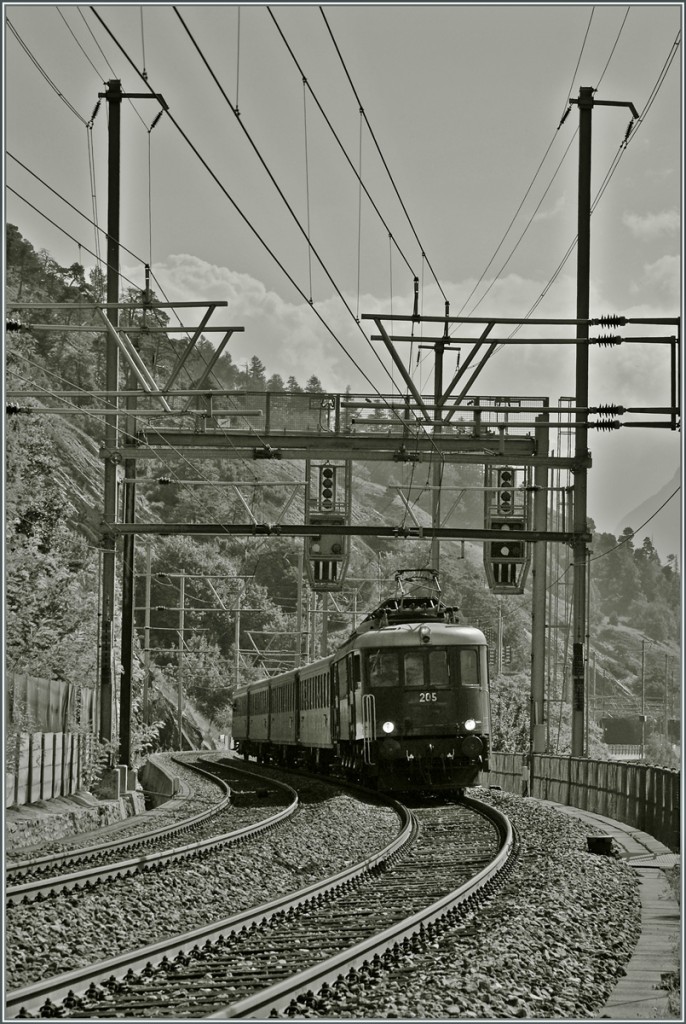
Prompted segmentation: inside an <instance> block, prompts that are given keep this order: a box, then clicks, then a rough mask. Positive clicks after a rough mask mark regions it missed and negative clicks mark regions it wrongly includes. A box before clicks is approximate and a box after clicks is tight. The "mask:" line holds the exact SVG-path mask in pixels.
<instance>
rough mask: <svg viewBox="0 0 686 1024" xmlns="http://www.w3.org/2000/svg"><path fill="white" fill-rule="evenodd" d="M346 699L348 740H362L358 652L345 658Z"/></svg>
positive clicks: (360, 673)
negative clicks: (348, 726) (348, 719)
mask: <svg viewBox="0 0 686 1024" xmlns="http://www.w3.org/2000/svg"><path fill="white" fill-rule="evenodd" d="M347 662H348V687H349V689H348V698H349V704H350V738H351V739H356V740H363V739H364V712H363V709H362V670H361V662H360V652H359V651H353V652H352V654H349V655H348V657H347Z"/></svg>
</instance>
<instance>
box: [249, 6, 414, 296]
mask: <svg viewBox="0 0 686 1024" xmlns="http://www.w3.org/2000/svg"><path fill="white" fill-rule="evenodd" d="M267 11H268V13H269V15H270V17H271V19H272V21H273V23H274V26H275V27H276V30H277V32H278V33H279V35H280V37H281V40H282V42H283V44H284V46H285V47H286V49H287V51H288V53H289V55H290V57H291V59H292V61H293V63H294V64H295V66H296V68H297V69H298V71H299V72H300V74H301V76H302V79H303V81H304V82H305V84H306V86H307V89H308V92H309V93H310V96H311V97H312V99H313V100H314V102H315V103H316V105H317V109H318V110H319V113H320V114H321V115H322V117H323V119H324V123H325V124H326V126H327V128H328V129H329V131H330V132H331V134H332V135H333V138H334V140H335V141H336V142H337V144H338V146H339V148H340V150H341V152H342V154H343V156H344V157H345V159H346V161H347V163H348V166H349V167H350V169H351V170H352V172H353V174H354V175H355V176H356V177H357V179H358V182H359V185H360V188H361V189H362V190H363V192H364V194H365V195H366V197H367V199H368V200H369V202H370V203H371V205H372V208H373V209H374V212H375V213H376V215H377V216H378V218H379V220H380V221H381V223H382V225H383V226H384V228H385V229H386V231H387V232H388V235H389V237H390V238H391V240H392V243H393V245H394V246H395V247H396V249H397V251H398V254H399V255H400V257H401V258H402V260H403V262H404V263H405V266H406V267H407V269H408V270H409V272H410V274H411V275H412V277H415V273H414V270H413V269H412V265H411V263H410V261H409V259H408V258H407V256H406V255H405V253H404V252H403V250H402V249H401V248H400V245H399V244H398V241H397V239H396V238H395V236H394V235H393V232H392V231H391V229H390V227H389V225H388V224H387V223H386V220H385V219H384V217H383V214H382V213H381V211H380V209H379V207H378V206H377V204H376V202H375V201H374V199H373V197H372V196H371V194H370V193H369V190H368V189H367V186H366V185H365V184H364V182H363V181H360V178H359V174H358V172H357V169H356V168H355V165H354V163H353V161H352V160H351V158H350V156H349V154H348V152H347V150H346V148H345V146H344V145H343V143H342V141H341V139H340V137H339V135H338V133H337V132H336V129H335V128H334V126H333V125H332V123H331V120H330V119H329V117H328V116H327V114H326V112H325V110H324V108H323V107H322V105H321V103H320V102H319V100H318V98H317V95H316V93H315V92H314V90H313V88H312V84H311V82H310V80H309V78H307V77H306V75H305V73H304V71H303V69H302V66H301V64H300V62H299V61H298V59H297V57H296V56H295V53H294V52H293V48H292V47H291V45H290V43H289V42H288V40H287V39H286V36H285V34H284V32H283V29H282V28H281V26H280V25H279V23H278V21H277V20H276V18H275V17H274V12H273V11H272V10H271V8H269V7H268V8H267Z"/></svg>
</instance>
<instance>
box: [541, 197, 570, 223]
mask: <svg viewBox="0 0 686 1024" xmlns="http://www.w3.org/2000/svg"><path fill="white" fill-rule="evenodd" d="M566 208H567V197H566V196H564V195H562V196H559V197H558V199H557V200H556V201H555V204H554V205H553V206H552V207H551V209H550V210H539V212H538V213H537V214H536V216H535V217H534V223H536V222H537V221H539V220H554V219H555V217H559V215H560V214H561V213H563V211H564V210H565V209H566Z"/></svg>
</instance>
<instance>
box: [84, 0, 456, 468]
mask: <svg viewBox="0 0 686 1024" xmlns="http://www.w3.org/2000/svg"><path fill="white" fill-rule="evenodd" d="M90 10H91V11H92V13H93V15H94V16H95V18H96V19H97V20H98V21H99V22H100V24H101V25H102V27H103V28H104V30H105V31H106V32H107V34H108V35H109V36H110V38H111V39H112V41H113V42H114V43H115V45H116V46H117V47H118V49H119V50H120V52H121V53H122V54H123V55H124V57H125V58H126V59H127V60H128V62H129V64H130V65H131V67H132V68H133V70H134V71H135V72H136V74H138V75H139V76H140V71H139V69H138V68H137V67H136V64H135V62H134V61H133V59H132V57H131V56H130V54H129V53H127V52H126V50H125V49H124V47H123V46H122V44H121V43H120V42H119V40H118V39H117V38H116V36H115V35H114V33H113V32H112V31H111V30H110V28H109V27H108V25H107V24H106V22H105V21H104V19H103V18H102V17H101V16H100V14H99V13H98V12H97V10H95V8H93V7H91V8H90ZM177 13H178V12H177ZM144 81H145V84H146V86H147V87H148V89H149V90H150V92H151V93H152V94H153V95H154V94H155V93H154V90H153V88H152V86H151V85H150V83H149V81H147V80H144ZM218 84H219V83H218ZM219 88H220V89H221V86H219ZM222 91H223V90H222ZM227 102H229V103H230V101H228V99H227ZM232 109H233V108H232ZM167 115H168V119H169V120H170V121H171V123H172V124H173V125H174V127H175V128H176V130H177V131H178V133H179V134H180V136H181V137H182V138H183V140H184V141H185V142H186V144H187V145H188V146H189V148H190V149H191V151H192V152H193V153H194V154H195V156H196V157H197V158H198V160H199V161H200V163H201V164H202V166H203V167H204V168H205V170H206V171H207V172H208V174H209V175H210V177H211V178H212V180H213V181H214V182H215V184H216V185H217V186H218V187H219V189H220V191H221V192H222V194H223V195H224V196H225V198H226V199H228V200H229V202H230V203H231V205H232V206H233V208H234V210H235V211H236V213H237V214H238V215H239V217H240V218H241V220H242V221H243V223H244V224H245V225H246V226H247V227H248V228H249V230H250V231H251V232H252V234H253V235H254V236H255V238H256V239H257V240H258V241H259V242H260V244H261V245H262V246H263V248H264V249H265V251H266V252H267V253H268V255H269V256H270V257H271V258H272V259H273V260H274V262H275V263H276V265H277V266H278V267H279V269H280V270H281V272H282V273H283V274H284V276H285V277H286V278H287V280H288V281H289V282H290V283H291V285H292V286H293V288H294V289H295V290H296V291H297V292H298V294H299V295H300V296H301V298H303V299H305V301H307V296H306V295H305V293H304V291H303V290H302V288H301V287H300V285H299V284H298V283H297V281H296V280H295V279H294V277H293V275H292V274H291V273H290V272H289V271H288V269H287V268H286V266H285V265H284V263H283V262H282V261H281V260H280V259H279V258H278V256H277V255H276V253H275V252H274V250H273V249H272V248H271V246H270V245H269V244H268V243H267V241H266V240H265V239H264V237H263V236H262V235H261V234H260V232H259V231H258V230H257V228H256V227H255V225H254V224H253V223H252V221H251V220H250V219H249V218H248V216H247V215H246V214H245V213H244V211H243V210H242V209H241V208H240V206H239V205H238V203H237V202H236V200H235V199H234V198H233V196H232V195H231V194H230V192H229V191H228V189H227V188H226V186H225V185H224V184H223V182H221V181H220V179H219V178H218V176H217V175H216V173H215V172H214V171H213V169H212V168H211V167H210V165H209V164H208V162H207V160H206V159H205V158H204V157H203V155H202V153H201V152H200V151H199V149H198V148H197V146H196V145H195V144H194V143H193V141H192V140H191V139H190V137H189V136H188V134H187V133H186V132H185V131H184V129H183V128H182V127H181V125H180V124H179V122H178V121H177V120H176V118H175V117H174V115H173V114H172V113H171V111H167ZM239 123H241V122H240V120H239ZM268 173H269V172H268ZM277 187H278V186H277ZM293 216H295V215H294V214H293ZM295 219H296V222H297V223H298V226H299V228H300V230H301V231H303V228H302V225H300V222H299V221H297V217H296V218H295ZM315 254H316V253H315ZM322 266H323V269H324V270H325V271H326V267H325V266H324V265H323V264H322ZM332 283H333V285H334V287H335V288H336V291H337V293H338V294H339V296H340V290H339V289H338V286H337V285H336V284H335V282H333V281H332ZM341 299H342V301H343V303H344V305H345V307H346V309H347V310H348V312H349V313H350V315H351V316H352V317H353V319H354V314H353V312H352V310H351V309H350V307H349V306H348V304H347V302H345V299H343V298H342V296H341ZM311 308H312V310H313V312H314V314H315V316H316V317H317V319H318V320H319V321H320V323H321V324H322V326H323V327H324V329H325V330H326V331H327V333H328V334H329V335H330V336H331V337H332V339H333V340H334V341H335V342H336V344H337V345H338V346H339V348H341V350H342V351H343V352H344V353H345V355H346V357H347V358H348V359H349V360H350V362H351V363H352V364H353V366H354V367H355V368H356V369H357V371H358V372H359V373H360V375H361V376H362V377H363V378H364V379H365V380H366V381H367V383H368V384H369V385H370V386H371V388H372V389H373V390H374V391H375V392H376V393H377V394H378V395H379V397H380V398H381V400H382V401H383V402H384V403H385V404H386V405H388V402H387V401H386V399H385V398H384V396H383V395H382V394H381V393H380V392H379V390H378V388H377V387H376V385H375V384H374V383H373V382H372V380H371V379H370V377H369V375H368V374H367V373H366V372H365V371H364V370H363V368H362V367H361V366H360V364H359V362H358V361H357V360H356V359H355V358H354V356H353V355H352V354H351V353H350V352H349V351H348V350H347V348H346V347H345V345H344V344H343V342H342V341H341V340H340V338H338V336H337V335H336V333H335V331H334V330H333V328H332V327H331V326H330V325H329V324H328V323H327V322H326V320H325V319H324V317H323V315H322V314H321V313H320V312H319V310H317V308H316V306H312V307H311ZM358 327H359V325H358ZM359 329H360V331H361V333H362V337H363V338H364V340H365V342H366V343H367V344H368V345H370V348H371V351H372V353H373V354H374V356H375V358H376V359H377V360H378V362H379V364H380V365H381V367H382V369H383V370H384V373H386V374H387V375H388V369H387V367H386V365H385V364H384V363H383V361H382V360H381V358H380V356H379V354H378V353H377V352H376V350H375V349H374V348H373V346H371V344H370V342H369V338H368V337H367V336H366V334H365V333H364V331H362V330H361V327H359ZM391 414H392V415H393V416H396V417H397V418H399V417H398V413H397V412H396V411H395V410H393V409H391ZM418 426H419V427H420V428H421V429H422V430H424V431H425V432H426V435H427V437H428V438H429V440H430V441H431V442H432V443H433V444H434V446H435V442H434V441H433V438H432V435H431V434H430V433H429V431H428V430H427V428H426V426H425V424H424V423H423V422H422V421H420V422H419V423H418ZM436 450H437V451H438V448H437V447H436Z"/></svg>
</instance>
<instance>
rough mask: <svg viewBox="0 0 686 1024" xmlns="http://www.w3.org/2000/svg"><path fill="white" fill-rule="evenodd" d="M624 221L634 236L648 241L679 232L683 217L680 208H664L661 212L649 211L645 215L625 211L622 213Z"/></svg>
mask: <svg viewBox="0 0 686 1024" xmlns="http://www.w3.org/2000/svg"><path fill="white" fill-rule="evenodd" d="M622 223H623V224H624V225H625V226H626V227H628V229H629V231H630V232H631V234H632V235H633V236H634V238H640V239H643V240H644V241H647V240H649V239H651V238H659V237H660V235H675V234H677V232H678V231H679V226H680V224H681V218H680V216H679V211H678V210H662V211H661V212H660V213H647V214H645V216H641V215H640V214H638V213H628V212H626V211H625V212H624V213H623V214H622Z"/></svg>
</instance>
